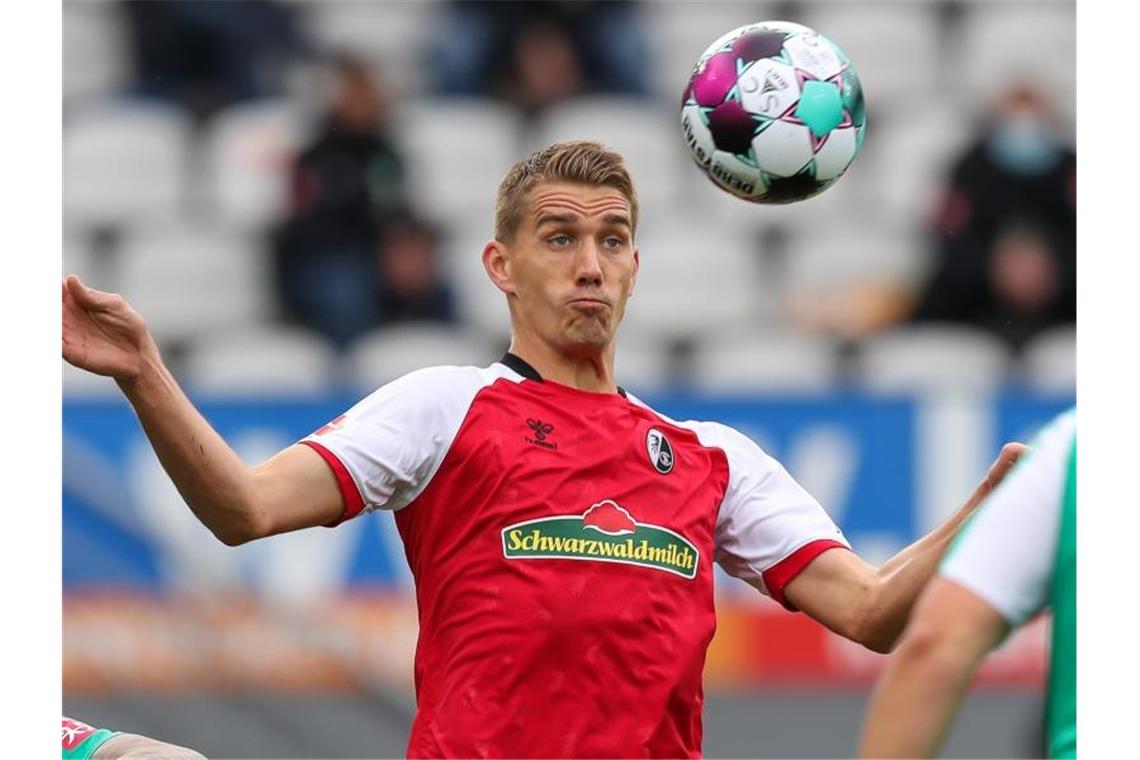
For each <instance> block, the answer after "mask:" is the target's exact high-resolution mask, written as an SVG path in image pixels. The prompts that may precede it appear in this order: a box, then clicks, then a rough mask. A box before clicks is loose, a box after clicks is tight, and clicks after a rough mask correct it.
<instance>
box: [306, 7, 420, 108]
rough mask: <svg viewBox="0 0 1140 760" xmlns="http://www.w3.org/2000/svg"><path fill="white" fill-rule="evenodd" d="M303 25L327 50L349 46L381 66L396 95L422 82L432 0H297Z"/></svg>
mask: <svg viewBox="0 0 1140 760" xmlns="http://www.w3.org/2000/svg"><path fill="white" fill-rule="evenodd" d="M297 6H298V7H299V8H301V9H302V11H303V12H304V13H305V14H306V19H305V20H306V22H307V23H306V24H305V29H306V30H307V31H308V32H309V33H310V34H311V35H312V37H313V39H314V40H315V42H316V44H317V45H318V46H319V47H320V48H321V49H322V51H323V52H326V53H337V52H349V53H352V54H354V55H357V56H359V57H361V58H364V59H365V60H367V61H370V62H371V63H372V64H373V65H376V66H379V67H380V68H381V69H382V72H381V73H382V75H383V78H384V81H385V82H387V83H389V84H391V85H392V86H394V87H395V88H396V90H397V94H398V95H403V96H406V95H409V94H412V93H416V92H420V91H422V90H423V87H424V85H425V83H426V82H425V77H424V74H425V73H426V72H425V71H424V67H425V61H424V60H423V57H424V52H423V51H424V50H425V49H426V47H427V45H426V43H427V41H428V35H429V33H430V31H431V27H432V24H433V23H434V20H435V11H436V10H437V8H436V7H435V6H437V3H436V2H425V1H424V0H386V2H382V3H379V2H360V1H359V0H321V2H319V3H312V2H305V3H297Z"/></svg>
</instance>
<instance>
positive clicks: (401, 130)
mask: <svg viewBox="0 0 1140 760" xmlns="http://www.w3.org/2000/svg"><path fill="white" fill-rule="evenodd" d="M518 132H519V123H518V117H517V116H516V115H515V113H514V111H513V110H511V109H510V108H508V107H507V106H505V105H502V104H499V103H495V102H493V101H490V100H483V99H478V98H440V99H431V100H421V101H408V102H404V103H402V104H401V105H400V107H399V110H398V112H397V114H396V123H395V125H394V129H393V130H392V134H393V135H395V136H396V138H397V140H398V141H399V143H400V145H401V147H402V148H403V150H404V158H405V159H406V160H407V165H408V168H409V175H410V176H409V177H408V180H409V184H410V189H411V192H412V194H413V200H414V202H415V205H416V207H417V208H420V209H423V210H424V211H425V212H426V213H427V214H428V215H429V216H431V217H433V218H436V219H440V220H445V221H446V220H447V219H450V218H452V217H455V216H461V217H465V218H470V217H478V218H484V219H490V218H491V216H492V214H493V212H494V206H495V192H496V191H497V190H498V189H499V183H500V182H501V181H502V179H503V176H504V175H505V174H506V173H507V169H509V168H510V167H511V165H512V164H513V163H514V162H515V161H517V160H518V159H520V158H522V156H521V155H520V154H519V146H518Z"/></svg>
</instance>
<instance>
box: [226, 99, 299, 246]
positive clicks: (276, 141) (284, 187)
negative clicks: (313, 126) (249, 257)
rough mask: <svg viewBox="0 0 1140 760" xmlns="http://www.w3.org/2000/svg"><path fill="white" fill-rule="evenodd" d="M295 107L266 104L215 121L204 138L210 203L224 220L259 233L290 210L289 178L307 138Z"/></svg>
mask: <svg viewBox="0 0 1140 760" xmlns="http://www.w3.org/2000/svg"><path fill="white" fill-rule="evenodd" d="M306 125H307V122H306V116H305V114H304V113H302V111H301V110H300V109H299V108H298V106H297V105H296V104H294V103H292V102H291V101H276V100H273V101H262V102H255V103H248V104H243V105H238V106H234V107H232V108H228V109H226V110H224V111H222V112H221V113H219V114H217V115H216V116H214V118H213V120H212V121H211V123H210V125H209V128H208V132H207V134H206V139H205V145H206V155H207V159H206V160H207V164H208V167H209V181H210V188H211V193H210V197H211V199H212V201H213V203H214V204H215V206H216V212H217V215H218V217H219V218H220V219H222V220H224V221H225V222H227V223H229V224H233V225H235V226H237V227H239V228H242V229H251V230H255V229H260V228H264V227H265V226H266V225H269V224H272V223H273V222H276V221H278V220H279V219H281V218H282V217H283V216H284V215H285V213H286V212H287V210H288V192H289V174H290V170H291V167H292V165H293V159H294V158H295V157H296V154H297V152H298V151H299V150H300V149H301V147H302V145H303V142H304V140H305V137H306Z"/></svg>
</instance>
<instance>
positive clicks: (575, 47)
mask: <svg viewBox="0 0 1140 760" xmlns="http://www.w3.org/2000/svg"><path fill="white" fill-rule="evenodd" d="M429 60H430V61H431V65H433V66H434V72H435V73H434V80H435V90H436V91H437V92H438V93H439V94H443V95H476V96H488V95H490V96H497V97H501V98H504V99H506V100H508V101H510V102H512V103H515V104H517V105H518V106H519V107H520V108H522V109H523V110H524V111H525V112H527V113H535V112H537V111H539V110H541V109H542V108H544V107H546V106H548V105H551V104H553V103H556V102H558V101H561V100H565V99H566V98H569V97H572V96H574V95H579V94H585V93H616V94H626V95H644V94H646V93H647V92H648V91H649V87H648V81H647V78H646V71H647V70H648V66H649V62H650V56H649V45H648V41H647V38H646V34H645V31H644V29H643V28H642V25H641V19H640V16H639V9H638V8H637V5H636V4H635V3H633V2H629V1H628V0H597V1H595V2H585V1H583V0H571V1H567V0H560V1H558V2H536V1H535V0H524V1H520V2H493V1H490V0H464V1H462V2H452V3H449V5H448V7H447V9H446V11H445V14H444V20H443V22H442V23H441V24H440V26H439V34H438V36H437V37H436V39H435V40H434V44H433V45H432V50H431V53H430V56H429Z"/></svg>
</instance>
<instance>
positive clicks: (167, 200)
mask: <svg viewBox="0 0 1140 760" xmlns="http://www.w3.org/2000/svg"><path fill="white" fill-rule="evenodd" d="M189 139H190V124H189V121H188V118H187V117H186V116H185V115H184V113H183V112H182V111H180V110H179V109H177V108H176V107H174V106H170V105H163V104H159V103H156V102H143V101H132V100H113V101H103V102H100V103H98V104H92V105H90V106H87V107H85V108H83V109H81V110H79V111H77V112H76V113H75V114H74V115H72V116H70V117H69V119H68V122H67V124H66V125H65V128H64V132H63V207H64V219H65V220H66V221H67V223H68V224H69V225H71V226H73V227H76V228H89V227H93V226H100V225H111V226H115V225H124V224H130V223H135V222H138V221H143V220H145V221H146V222H155V221H158V220H161V219H168V218H170V217H172V216H174V214H175V212H176V210H177V209H178V206H179V204H180V202H181V201H182V200H183V189H184V186H185V182H186V174H187V159H188V150H189Z"/></svg>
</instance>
